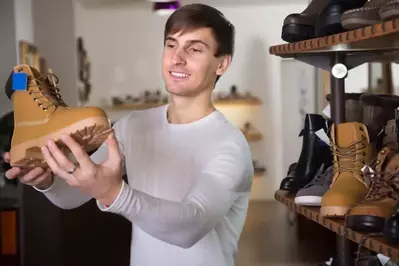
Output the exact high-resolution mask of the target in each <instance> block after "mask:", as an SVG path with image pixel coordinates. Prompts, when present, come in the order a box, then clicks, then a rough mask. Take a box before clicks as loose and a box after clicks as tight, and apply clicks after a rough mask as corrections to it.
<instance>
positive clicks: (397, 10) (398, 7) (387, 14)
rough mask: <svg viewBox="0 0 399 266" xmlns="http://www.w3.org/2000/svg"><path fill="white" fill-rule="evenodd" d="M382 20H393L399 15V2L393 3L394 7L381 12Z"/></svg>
mask: <svg viewBox="0 0 399 266" xmlns="http://www.w3.org/2000/svg"><path fill="white" fill-rule="evenodd" d="M380 17H381V19H382V20H392V19H394V18H397V17H399V3H398V4H395V5H392V8H390V9H387V10H384V11H382V12H380Z"/></svg>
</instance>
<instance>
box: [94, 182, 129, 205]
mask: <svg viewBox="0 0 399 266" xmlns="http://www.w3.org/2000/svg"><path fill="white" fill-rule="evenodd" d="M123 182H124V181H123V180H121V182H119V183H118V184H117V185H115V186H114V187H113V188H111V189H110V190H109V192H108V193H107V195H105V196H104V197H101V198H99V199H97V200H98V201H99V202H100V203H101V204H103V205H104V206H106V207H107V208H108V207H109V206H111V205H112V204H113V203H114V202H115V201H116V200H117V198H118V196H119V194H120V192H121V190H122V185H123Z"/></svg>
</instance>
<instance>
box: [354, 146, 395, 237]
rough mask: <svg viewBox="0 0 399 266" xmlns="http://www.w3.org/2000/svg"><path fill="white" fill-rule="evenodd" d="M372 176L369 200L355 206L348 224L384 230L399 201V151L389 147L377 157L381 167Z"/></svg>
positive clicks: (377, 230) (379, 230)
mask: <svg viewBox="0 0 399 266" xmlns="http://www.w3.org/2000/svg"><path fill="white" fill-rule="evenodd" d="M375 170H376V171H375V173H374V175H373V176H372V177H371V178H370V181H371V185H370V189H369V192H368V193H367V195H366V197H365V199H364V200H363V201H362V202H361V203H359V204H358V205H356V206H355V207H353V208H352V209H351V210H350V212H349V214H348V217H347V225H348V227H349V228H353V229H355V230H358V231H363V232H382V231H383V229H384V222H385V219H387V218H389V217H390V216H391V215H392V213H393V210H394V208H395V206H396V202H397V200H399V154H397V153H396V152H394V151H393V150H391V149H390V148H388V147H385V148H383V149H382V150H381V151H380V152H379V153H378V156H377V166H376V169H375Z"/></svg>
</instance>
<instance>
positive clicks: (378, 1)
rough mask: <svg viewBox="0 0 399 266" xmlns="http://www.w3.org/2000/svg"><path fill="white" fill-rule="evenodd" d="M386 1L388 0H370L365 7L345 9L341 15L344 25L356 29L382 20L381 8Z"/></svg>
mask: <svg viewBox="0 0 399 266" xmlns="http://www.w3.org/2000/svg"><path fill="white" fill-rule="evenodd" d="M385 2H387V0H370V1H368V2H367V3H366V4H364V6H363V7H360V8H355V9H350V10H347V11H345V12H344V13H343V14H342V17H341V23H342V26H343V27H344V28H345V29H347V30H354V29H358V28H363V27H366V26H370V25H373V24H377V23H379V22H382V19H381V17H380V14H379V10H380V8H381V7H382V6H383V5H384V4H385Z"/></svg>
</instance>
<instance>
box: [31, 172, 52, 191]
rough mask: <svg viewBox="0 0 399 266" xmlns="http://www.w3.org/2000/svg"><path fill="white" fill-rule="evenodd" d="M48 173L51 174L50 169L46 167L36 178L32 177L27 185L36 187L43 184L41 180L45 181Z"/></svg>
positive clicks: (48, 175)
mask: <svg viewBox="0 0 399 266" xmlns="http://www.w3.org/2000/svg"><path fill="white" fill-rule="evenodd" d="M50 174H51V169H50V168H47V169H46V170H44V172H43V173H42V174H41V175H39V176H37V177H36V178H34V179H32V180H31V181H30V182H29V185H30V186H35V187H37V186H39V185H41V184H43V182H45V181H46V179H48V178H49V177H50Z"/></svg>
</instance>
